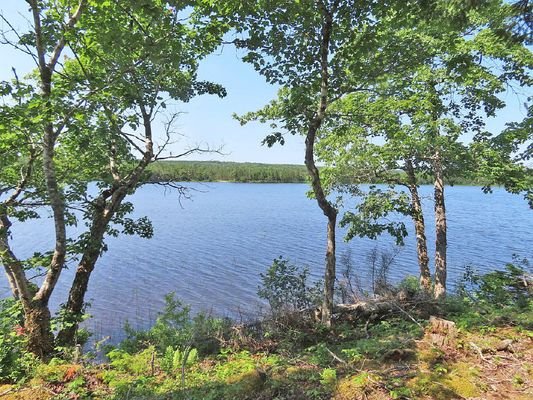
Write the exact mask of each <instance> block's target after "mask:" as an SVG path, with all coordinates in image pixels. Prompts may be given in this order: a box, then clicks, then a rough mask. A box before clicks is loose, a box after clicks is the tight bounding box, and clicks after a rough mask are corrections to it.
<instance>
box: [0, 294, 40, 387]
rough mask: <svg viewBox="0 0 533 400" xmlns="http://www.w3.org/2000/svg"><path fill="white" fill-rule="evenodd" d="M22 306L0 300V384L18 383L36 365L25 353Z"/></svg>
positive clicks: (17, 303) (28, 354)
mask: <svg viewBox="0 0 533 400" xmlns="http://www.w3.org/2000/svg"><path fill="white" fill-rule="evenodd" d="M22 326H23V314H22V306H21V304H20V303H19V302H18V301H15V300H14V299H3V300H0V382H18V381H21V380H23V379H24V378H27V377H29V376H30V375H31V373H32V372H33V370H34V369H35V366H36V365H37V364H38V361H37V359H36V358H35V356H33V354H31V353H28V352H27V351H26V337H25V335H24V328H23V327H22Z"/></svg>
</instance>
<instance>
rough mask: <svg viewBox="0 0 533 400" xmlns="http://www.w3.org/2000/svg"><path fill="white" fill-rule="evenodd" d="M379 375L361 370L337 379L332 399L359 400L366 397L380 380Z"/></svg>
mask: <svg viewBox="0 0 533 400" xmlns="http://www.w3.org/2000/svg"><path fill="white" fill-rule="evenodd" d="M380 380H381V379H380V377H379V376H378V375H374V374H371V373H368V372H361V373H360V374H357V375H351V376H348V377H345V378H342V379H340V380H339V381H338V383H337V387H336V390H335V393H334V394H333V397H332V399H334V400H359V399H366V398H368V397H367V394H368V393H370V392H371V391H372V390H373V389H374V387H375V386H376V385H378V384H379V382H380Z"/></svg>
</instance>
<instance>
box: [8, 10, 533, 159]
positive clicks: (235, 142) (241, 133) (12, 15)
mask: <svg viewBox="0 0 533 400" xmlns="http://www.w3.org/2000/svg"><path fill="white" fill-rule="evenodd" d="M2 3H3V4H1V5H0V10H1V12H2V14H3V15H4V16H5V17H6V18H8V19H9V20H14V21H15V24H16V26H17V27H18V28H23V27H24V25H25V21H24V18H22V17H21V15H20V13H23V14H24V13H25V10H26V4H25V3H24V2H15V1H5V0H4V1H3V2H2ZM24 15H25V14H24ZM0 29H3V30H4V29H6V26H5V24H4V23H3V22H2V21H0ZM239 55H240V54H239V53H238V52H237V51H236V50H235V48H234V47H233V46H231V45H226V46H224V47H222V48H220V49H219V50H218V51H217V52H216V53H214V54H212V55H210V56H209V57H207V58H206V59H205V60H203V61H202V62H201V63H200V69H199V77H200V79H203V80H209V81H212V82H217V83H220V84H222V85H223V86H224V87H225V88H226V89H227V92H228V95H227V96H226V97H225V98H223V99H220V98H218V97H216V96H209V95H204V96H200V97H197V98H194V99H192V100H191V101H190V102H189V103H187V104H183V103H181V104H175V105H174V106H173V107H171V109H172V110H173V111H180V112H183V114H182V115H181V116H180V118H179V119H178V120H177V123H176V129H175V130H176V131H177V132H179V133H180V134H181V135H182V136H180V138H179V140H177V141H176V143H174V144H173V145H172V148H170V150H171V151H172V152H173V153H178V152H181V151H183V150H185V149H187V148H189V147H191V146H196V145H200V146H204V147H205V146H209V147H211V148H218V147H221V146H222V152H223V153H224V154H223V155H218V154H206V155H192V156H190V157H189V159H201V160H226V161H239V162H263V163H290V164H303V160H304V140H303V137H299V136H289V137H287V138H286V143H285V145H284V146H280V145H276V146H274V147H273V148H268V147H266V146H262V145H261V140H262V139H263V138H264V137H265V136H266V135H267V134H268V133H269V132H270V130H269V127H268V125H262V124H259V123H251V124H248V125H246V126H240V124H239V123H238V122H237V121H236V120H234V119H233V117H232V114H233V113H237V114H242V113H245V112H247V111H254V110H257V109H259V108H261V107H262V106H263V105H265V104H266V103H268V102H269V101H270V100H271V99H273V98H274V97H275V95H276V92H277V89H278V88H277V87H274V86H272V85H269V84H267V83H266V82H265V80H264V78H263V77H262V76H260V75H259V74H258V73H257V72H255V71H254V69H253V68H252V67H251V66H250V65H248V64H245V63H243V62H242V61H241V60H240V57H239ZM0 58H1V59H2V64H1V67H0V80H5V79H11V78H12V76H13V75H12V71H11V68H12V67H15V68H16V69H17V71H18V73H19V75H23V74H24V73H26V72H29V71H30V70H31V69H32V68H33V66H34V64H33V62H32V60H31V58H30V57H29V56H27V55H24V54H22V53H20V52H18V51H16V50H14V49H12V48H10V47H9V46H6V45H0ZM525 94H529V95H530V96H531V95H533V93H532V92H531V90H529V93H522V97H521V96H518V95H517V94H516V93H515V92H514V91H512V90H509V91H508V92H507V93H505V94H504V95H503V96H502V98H503V99H504V100H505V101H506V102H507V103H508V106H507V108H505V109H504V110H501V111H500V113H499V115H498V116H497V117H496V118H492V119H489V120H488V121H487V128H488V129H489V130H490V131H492V132H499V131H500V130H501V129H502V128H503V127H504V126H505V123H506V122H508V121H517V120H521V119H522V118H523V117H524V116H525V113H526V110H525V108H524V106H523V105H522V102H523V101H524V98H525V97H523V95H525Z"/></svg>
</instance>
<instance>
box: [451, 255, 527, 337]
mask: <svg viewBox="0 0 533 400" xmlns="http://www.w3.org/2000/svg"><path fill="white" fill-rule="evenodd" d="M531 287H532V272H531V268H530V266H529V261H528V260H527V259H522V260H521V259H518V258H515V261H514V262H513V263H509V264H507V265H506V266H505V269H504V270H497V271H494V272H489V273H486V274H483V275H480V274H478V273H476V272H475V271H474V269H473V268H471V267H470V268H467V270H466V272H465V274H464V276H463V279H462V280H461V281H460V282H459V285H458V288H457V296H456V297H455V298H454V299H451V300H450V302H449V304H448V307H449V309H450V312H451V313H452V314H454V315H456V316H457V317H458V318H459V323H460V324H461V325H462V326H465V327H473V326H480V327H483V326H490V325H492V324H498V323H510V322H513V323H515V324H519V325H523V326H525V327H526V328H528V329H529V328H531V317H533V301H532V294H533V293H532V289H531Z"/></svg>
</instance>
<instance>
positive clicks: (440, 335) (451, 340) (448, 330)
mask: <svg viewBox="0 0 533 400" xmlns="http://www.w3.org/2000/svg"><path fill="white" fill-rule="evenodd" d="M426 337H427V338H428V339H429V342H430V343H431V344H432V345H434V346H437V347H441V348H443V347H451V346H454V345H455V339H456V338H457V328H456V326H455V322H452V321H448V320H445V319H442V318H438V317H435V316H431V317H429V326H428V328H427V331H426Z"/></svg>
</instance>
